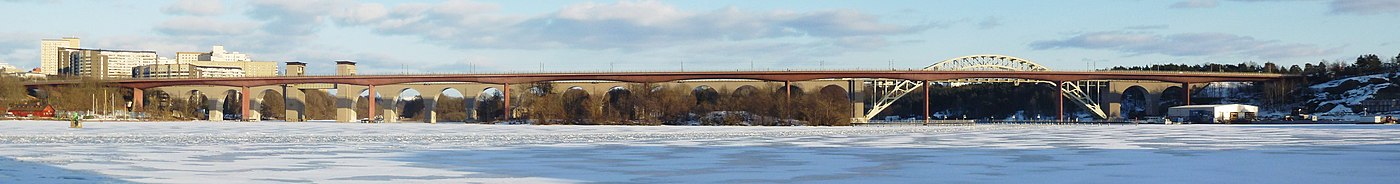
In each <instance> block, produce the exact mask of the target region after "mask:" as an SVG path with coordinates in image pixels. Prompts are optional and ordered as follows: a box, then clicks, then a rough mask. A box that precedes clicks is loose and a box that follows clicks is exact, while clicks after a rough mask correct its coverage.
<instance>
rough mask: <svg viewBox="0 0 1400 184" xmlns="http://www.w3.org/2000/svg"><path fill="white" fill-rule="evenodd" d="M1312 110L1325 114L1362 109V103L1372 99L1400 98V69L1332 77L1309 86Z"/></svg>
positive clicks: (1309, 102) (1344, 112)
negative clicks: (1347, 76)
mask: <svg viewBox="0 0 1400 184" xmlns="http://www.w3.org/2000/svg"><path fill="white" fill-rule="evenodd" d="M1308 88H1309V89H1310V90H1311V91H1312V94H1311V97H1312V99H1311V100H1308V106H1309V107H1312V109H1313V110H1312V111H1313V112H1316V113H1323V114H1349V113H1353V112H1361V111H1362V109H1361V107H1359V106H1358V105H1360V104H1361V101H1364V100H1369V99H1400V73H1386V74H1374V75H1363V76H1356V77H1349V78H1343V79H1338V80H1332V81H1328V82H1324V83H1320V84H1316V85H1312V86H1309V87H1308Z"/></svg>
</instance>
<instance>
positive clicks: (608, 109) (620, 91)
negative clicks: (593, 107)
mask: <svg viewBox="0 0 1400 184" xmlns="http://www.w3.org/2000/svg"><path fill="white" fill-rule="evenodd" d="M602 105H603V106H602V108H603V110H602V112H603V114H604V115H605V116H606V117H609V118H617V119H621V120H633V119H636V118H637V115H636V110H637V108H636V106H637V104H636V99H635V97H634V96H633V95H632V91H631V90H629V89H627V87H624V86H613V87H612V88H608V92H607V93H605V94H604V96H603V104H602Z"/></svg>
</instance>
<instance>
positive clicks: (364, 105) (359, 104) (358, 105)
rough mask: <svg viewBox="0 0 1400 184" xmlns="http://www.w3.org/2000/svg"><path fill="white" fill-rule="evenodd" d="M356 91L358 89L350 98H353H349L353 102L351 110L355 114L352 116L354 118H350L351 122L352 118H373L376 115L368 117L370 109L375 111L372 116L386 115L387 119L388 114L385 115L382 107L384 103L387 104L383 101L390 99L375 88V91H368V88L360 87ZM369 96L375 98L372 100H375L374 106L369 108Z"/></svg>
mask: <svg viewBox="0 0 1400 184" xmlns="http://www.w3.org/2000/svg"><path fill="white" fill-rule="evenodd" d="M358 91H359V92H357V93H354V94H355V95H354V96H353V97H352V98H351V99H353V100H351V102H352V104H354V106H353V107H354V108H353V110H354V115H355V116H354V119H353V120H352V122H353V121H354V120H360V119H375V118H376V117H370V113H369V111H371V110H373V111H374V112H375V113H374V116H384V117H386V119H387V117H388V116H385V114H384V108H385V105H387V104H385V101H390V100H388V99H384V95H383V93H379V91H378V90H377V89H376V90H375V93H370V92H369V89H368V88H363V89H360V90H358ZM369 98H375V100H374V102H375V104H374V108H370V107H369V106H370V105H369V103H370V100H369Z"/></svg>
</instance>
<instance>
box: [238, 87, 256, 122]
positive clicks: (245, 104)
mask: <svg viewBox="0 0 1400 184" xmlns="http://www.w3.org/2000/svg"><path fill="white" fill-rule="evenodd" d="M238 94H239V96H238V97H239V98H238V100H239V102H238V103H239V105H240V107H239V109H238V110H239V111H238V112H241V113H240V115H242V116H243V117H242V120H243V121H250V120H252V119H249V118H251V116H249V115H251V113H248V112H249V111H251V110H252V106H251V105H252V104H251V103H252V102H251V101H250V100H252V99H253V98H252V96H253V95H250V94H251V93H249V91H248V86H243V88H242V89H240V90H238Z"/></svg>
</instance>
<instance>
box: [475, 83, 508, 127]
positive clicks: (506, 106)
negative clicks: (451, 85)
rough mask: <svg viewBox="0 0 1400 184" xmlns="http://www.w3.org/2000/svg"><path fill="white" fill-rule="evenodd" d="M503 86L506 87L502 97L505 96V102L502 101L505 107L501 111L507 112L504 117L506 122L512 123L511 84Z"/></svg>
mask: <svg viewBox="0 0 1400 184" xmlns="http://www.w3.org/2000/svg"><path fill="white" fill-rule="evenodd" d="M503 86H504V88H505V90H504V91H505V92H502V93H501V95H504V96H505V101H502V102H505V103H502V104H504V107H501V110H502V111H505V112H504V113H505V117H504V118H505V120H506V121H510V83H509V82H507V83H505V84H504V85H503ZM464 96H465V95H464Z"/></svg>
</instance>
